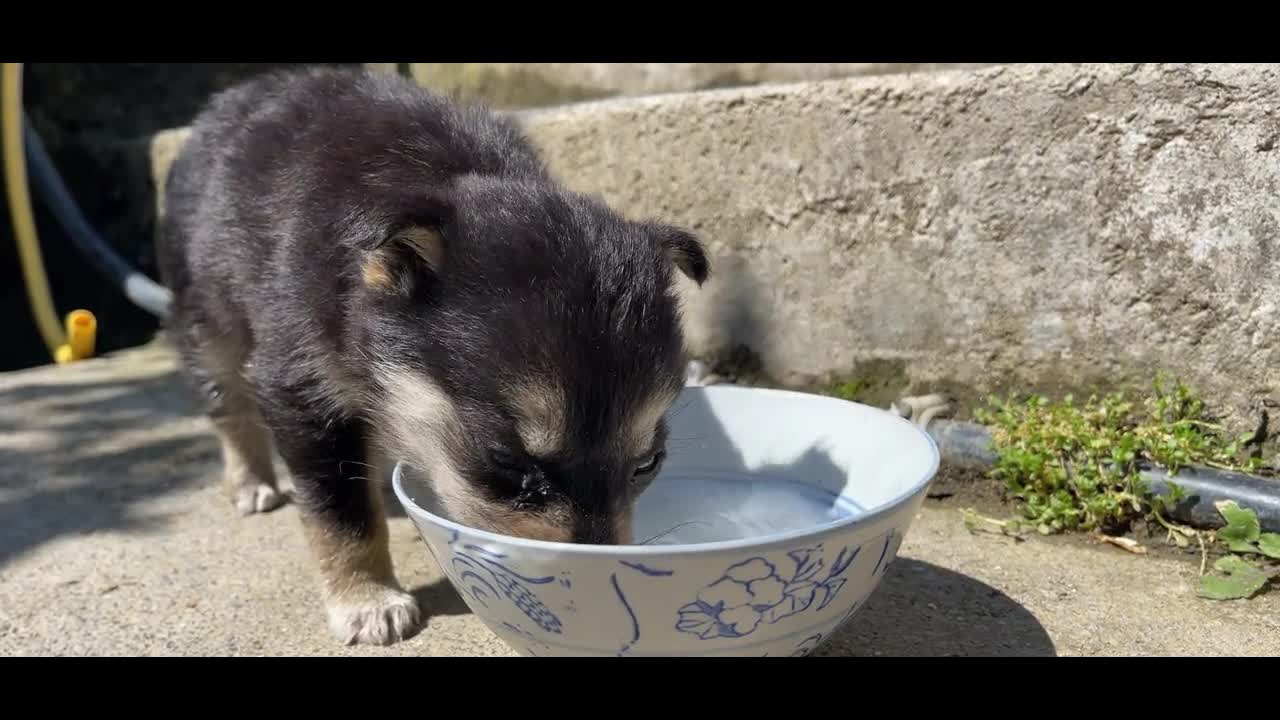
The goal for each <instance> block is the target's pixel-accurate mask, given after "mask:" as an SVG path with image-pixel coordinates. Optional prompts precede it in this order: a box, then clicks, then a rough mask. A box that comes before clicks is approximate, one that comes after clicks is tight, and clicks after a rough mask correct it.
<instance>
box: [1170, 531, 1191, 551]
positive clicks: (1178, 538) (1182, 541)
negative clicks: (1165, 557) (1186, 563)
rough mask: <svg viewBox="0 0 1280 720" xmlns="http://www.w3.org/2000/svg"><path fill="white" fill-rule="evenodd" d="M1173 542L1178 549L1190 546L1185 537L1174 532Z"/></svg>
mask: <svg viewBox="0 0 1280 720" xmlns="http://www.w3.org/2000/svg"><path fill="white" fill-rule="evenodd" d="M1173 542H1174V543H1175V544H1177V546H1178V547H1180V548H1185V547H1189V546H1190V545H1191V541H1190V540H1188V539H1187V536H1186V535H1183V534H1182V533H1180V532H1177V531H1174V533H1173Z"/></svg>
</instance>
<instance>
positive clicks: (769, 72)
mask: <svg viewBox="0 0 1280 720" xmlns="http://www.w3.org/2000/svg"><path fill="white" fill-rule="evenodd" d="M405 64H406V65H408V66H409V67H408V73H409V74H410V75H412V77H413V78H414V79H416V80H417V81H418V82H419V83H420V84H422V85H423V86H425V87H429V88H431V89H433V90H437V91H442V92H446V93H451V94H456V95H457V96H458V97H460V98H462V99H465V100H480V101H483V102H485V103H487V104H489V105H491V106H493V107H495V108H500V109H519V108H532V107H547V106H552V105H560V104H564V103H570V102H578V101H582V100H592V99H600V98H606V97H616V96H637V95H655V94H659V93H670V92H687V91H694V90H706V89H711V88H723V87H740V86H749V85H763V84H771V83H786V82H800V81H814V80H828V79H832V78H838V77H854V76H861V75H880V74H887V73H905V72H917V71H928V70H937V69H940V68H944V67H976V66H977V65H974V64H964V63H959V64H955V63H953V64H940V63H405ZM380 65H381V69H383V70H387V71H399V68H396V67H394V65H392V64H388V63H381V64H380Z"/></svg>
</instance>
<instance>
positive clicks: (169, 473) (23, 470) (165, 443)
mask: <svg viewBox="0 0 1280 720" xmlns="http://www.w3.org/2000/svg"><path fill="white" fill-rule="evenodd" d="M86 377H87V379H78V380H75V381H71V382H63V381H57V382H49V383H41V382H34V381H33V382H30V383H25V384H17V385H13V386H10V387H6V388H4V389H0V567H3V566H4V565H6V564H7V563H8V562H10V561H11V560H13V559H14V558H15V557H17V556H19V555H22V554H24V553H26V552H28V551H30V550H32V549H35V548H37V547H39V546H40V545H42V544H44V543H47V542H50V541H53V540H55V539H58V538H60V537H62V536H67V535H88V534H91V533H94V532H100V531H119V530H149V529H155V528H157V527H158V526H159V525H161V524H162V523H163V521H164V519H165V514H164V512H163V511H162V510H156V509H154V508H153V509H150V510H147V509H143V508H140V507H139V504H140V503H144V502H146V501H149V500H153V499H156V498H158V497H160V496H164V495H167V494H169V493H173V492H175V491H177V490H180V489H183V488H186V487H190V486H193V485H196V484H205V483H207V482H209V481H210V480H211V479H215V480H216V464H217V462H218V453H219V450H218V445H217V441H216V439H215V438H214V436H213V435H212V434H211V433H210V432H208V430H207V428H205V427H204V426H203V425H201V424H200V422H199V421H198V420H197V419H196V417H197V416H196V415H195V414H194V405H193V403H191V401H190V398H189V397H188V396H187V395H185V394H184V386H183V385H182V383H181V381H180V380H179V379H178V378H177V376H176V375H175V374H174V373H173V372H158V373H156V374H154V375H148V376H146V377H142V378H137V379H123V380H122V379H119V378H114V377H110V376H109V374H107V373H102V374H100V375H93V374H88V375H86ZM99 378H100V379H99Z"/></svg>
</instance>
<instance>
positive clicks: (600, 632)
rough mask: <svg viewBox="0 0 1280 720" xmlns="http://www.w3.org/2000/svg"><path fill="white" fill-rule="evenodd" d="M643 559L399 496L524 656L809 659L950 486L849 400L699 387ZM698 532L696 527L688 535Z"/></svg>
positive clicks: (459, 580)
mask: <svg viewBox="0 0 1280 720" xmlns="http://www.w3.org/2000/svg"><path fill="white" fill-rule="evenodd" d="M668 417H669V422H670V424H671V434H670V437H671V441H670V443H669V448H668V450H669V452H668V459H667V462H666V465H665V467H664V469H663V471H662V473H661V475H660V476H659V477H658V478H657V479H655V481H654V483H653V485H652V486H651V487H650V488H649V490H648V491H647V492H646V493H645V495H644V496H643V497H642V498H641V500H640V502H639V505H638V507H637V515H636V518H635V522H634V525H635V534H636V540H637V543H641V542H644V541H646V540H649V539H650V538H652V537H653V536H656V535H660V534H662V533H663V531H666V530H669V529H671V528H672V527H673V526H678V525H680V526H681V527H679V528H678V529H676V530H675V531H674V532H671V533H669V534H666V535H664V536H663V537H662V538H661V539H659V540H657V541H654V542H652V543H650V544H632V545H619V546H604V545H575V544H566V543H553V542H541V541H531V540H522V539H517V538H511V537H506V536H502V535H496V534H493V533H489V532H485V531H483V530H477V529H474V528H469V527H464V526H462V525H459V524H457V523H455V522H453V521H451V520H449V519H448V518H445V517H441V516H440V515H437V514H436V513H435V512H433V511H432V510H433V508H431V507H423V506H421V505H419V499H421V502H424V503H426V502H427V500H426V499H425V498H427V497H428V496H429V493H426V492H422V491H421V490H420V487H421V486H415V484H414V483H415V482H416V480H414V479H411V478H410V477H409V476H408V475H407V474H406V473H405V472H404V471H403V469H402V467H401V466H399V465H398V466H397V467H396V468H395V472H394V474H393V483H394V487H395V492H396V496H397V497H398V498H399V500H400V502H401V503H402V504H403V505H404V507H405V510H406V512H407V513H408V514H409V517H410V518H411V519H412V520H413V522H414V524H415V525H416V526H417V528H418V532H419V533H420V534H421V535H422V538H423V540H424V541H425V543H426V546H427V548H428V550H430V552H431V554H432V556H433V557H434V558H435V560H436V562H437V563H438V564H439V565H440V567H441V568H442V569H443V570H444V572H445V574H446V575H448V577H449V579H450V581H451V582H452V583H453V585H454V587H456V588H457V590H458V592H459V593H460V594H461V595H462V597H463V599H464V601H465V602H466V603H467V605H468V606H469V607H470V608H471V610H472V611H473V612H474V613H475V614H476V615H478V616H479V617H480V618H481V619H482V620H483V621H484V622H485V624H486V625H487V626H488V627H489V628H490V629H492V631H493V632H494V633H496V634H497V635H498V636H499V637H501V638H502V639H503V640H504V641H505V642H506V643H507V644H509V645H510V646H511V647H512V648H514V649H515V650H516V652H518V653H520V654H522V655H530V656H545V655H572V656H584V655H590V656H621V655H661V656H677V655H690V656H695V655H696V656H763V655H768V656H793V655H807V654H809V653H810V652H812V651H813V650H814V649H815V648H817V647H818V646H819V645H820V644H821V643H823V642H824V641H825V640H826V639H827V638H829V637H830V636H831V634H832V631H834V630H836V629H837V628H838V627H840V626H841V625H842V624H844V623H845V622H846V621H847V620H848V619H849V618H850V617H851V616H852V615H853V614H854V612H855V611H857V609H858V608H859V607H860V606H861V605H862V604H863V601H865V600H866V599H867V597H868V596H869V595H870V594H871V592H872V591H873V590H874V589H875V588H876V586H877V585H878V584H879V582H880V579H881V578H882V577H883V576H884V572H885V568H887V567H888V565H889V564H890V563H891V562H892V561H893V560H894V558H895V557H896V554H897V550H898V547H899V545H900V544H901V542H902V539H903V536H904V535H906V533H907V531H908V529H909V528H910V526H911V522H912V520H913V518H914V517H915V513H916V512H917V509H918V508H919V506H920V504H921V503H922V502H923V500H924V496H925V492H926V490H927V488H928V486H929V483H930V482H931V481H932V479H933V476H934V473H935V472H936V471H937V468H938V462H939V455H938V449H937V446H936V445H935V444H934V442H933V440H932V439H931V438H930V437H929V436H928V434H926V433H925V432H924V431H922V430H920V429H919V428H917V427H916V426H914V425H912V424H911V423H909V422H907V421H906V420H903V419H902V418H899V417H897V416H896V415H892V414H890V413H888V412H885V411H883V410H879V409H876V408H872V407H868V406H865V405H859V404H855V403H850V402H845V401H842V400H837V399H834V398H828V397H823V396H818V395H810V394H804V393H797V392H787V391H778V390H764V389H753V388H745V387H736V386H732V385H713V386H710V387H689V388H686V389H685V391H684V393H683V395H682V396H681V397H680V399H679V400H678V401H677V402H676V404H675V405H674V406H673V408H672V410H671V412H670V413H669V415H668ZM682 524H683V525H682Z"/></svg>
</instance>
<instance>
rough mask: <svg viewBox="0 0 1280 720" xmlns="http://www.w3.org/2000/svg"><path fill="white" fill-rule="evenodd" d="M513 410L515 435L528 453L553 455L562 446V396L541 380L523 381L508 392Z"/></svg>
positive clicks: (563, 421) (538, 455) (563, 424)
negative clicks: (514, 413)
mask: <svg viewBox="0 0 1280 720" xmlns="http://www.w3.org/2000/svg"><path fill="white" fill-rule="evenodd" d="M510 396H511V400H512V402H513V403H514V405H515V411H516V432H517V433H518V434H519V435H520V442H522V443H524V448H525V450H526V451H528V452H529V453H530V454H532V455H534V456H537V457H547V456H550V455H554V454H555V453H556V452H557V451H559V450H560V449H561V447H563V445H564V432H565V408H564V394H563V393H561V392H558V391H557V390H556V388H555V387H554V386H552V385H549V384H546V383H545V382H541V381H532V382H526V383H525V384H522V385H520V386H518V387H517V388H515V389H514V390H513V391H511V393H510Z"/></svg>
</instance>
